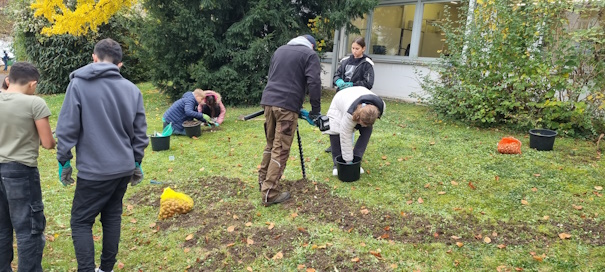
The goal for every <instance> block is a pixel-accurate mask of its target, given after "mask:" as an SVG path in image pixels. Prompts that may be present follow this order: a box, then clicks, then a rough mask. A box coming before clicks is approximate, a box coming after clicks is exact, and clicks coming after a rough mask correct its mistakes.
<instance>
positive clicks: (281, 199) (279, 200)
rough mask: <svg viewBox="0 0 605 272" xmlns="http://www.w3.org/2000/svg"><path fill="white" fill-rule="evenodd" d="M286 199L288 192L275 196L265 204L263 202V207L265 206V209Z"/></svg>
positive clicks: (288, 195)
mask: <svg viewBox="0 0 605 272" xmlns="http://www.w3.org/2000/svg"><path fill="white" fill-rule="evenodd" d="M288 199H290V192H281V194H279V195H278V196H276V197H275V198H274V199H272V200H271V199H270V200H269V201H267V202H263V205H265V207H269V206H271V205H273V204H277V203H282V202H284V201H286V200H288Z"/></svg>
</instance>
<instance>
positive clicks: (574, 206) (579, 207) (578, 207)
mask: <svg viewBox="0 0 605 272" xmlns="http://www.w3.org/2000/svg"><path fill="white" fill-rule="evenodd" d="M571 206H573V208H574V209H576V210H578V211H579V210H581V209H582V206H576V205H574V204H572V205H571Z"/></svg>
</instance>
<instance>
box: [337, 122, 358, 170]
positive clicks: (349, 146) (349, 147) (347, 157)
mask: <svg viewBox="0 0 605 272" xmlns="http://www.w3.org/2000/svg"><path fill="white" fill-rule="evenodd" d="M355 125H357V124H356V123H355V122H353V116H351V114H349V113H346V112H345V113H344V114H343V115H342V118H341V119H340V149H341V152H342V159H343V160H344V161H345V162H352V161H353V133H354V132H355Z"/></svg>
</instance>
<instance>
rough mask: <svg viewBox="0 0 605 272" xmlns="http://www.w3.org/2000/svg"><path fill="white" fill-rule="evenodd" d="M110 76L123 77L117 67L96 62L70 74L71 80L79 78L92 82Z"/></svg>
mask: <svg viewBox="0 0 605 272" xmlns="http://www.w3.org/2000/svg"><path fill="white" fill-rule="evenodd" d="M110 76H120V77H121V76H122V75H120V69H119V68H118V66H117V65H115V64H113V63H107V62H95V63H91V64H88V65H86V66H84V67H81V68H80V69H78V70H75V71H73V72H72V73H71V74H69V79H70V80H72V79H74V78H75V77H78V78H82V79H86V80H90V79H94V78H101V77H110Z"/></svg>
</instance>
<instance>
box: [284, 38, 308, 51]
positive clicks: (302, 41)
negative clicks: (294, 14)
mask: <svg viewBox="0 0 605 272" xmlns="http://www.w3.org/2000/svg"><path fill="white" fill-rule="evenodd" d="M288 45H304V46H306V47H309V48H311V50H313V44H311V42H310V41H309V40H307V38H305V37H304V36H298V37H296V38H294V39H291V40H290V41H289V42H288Z"/></svg>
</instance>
